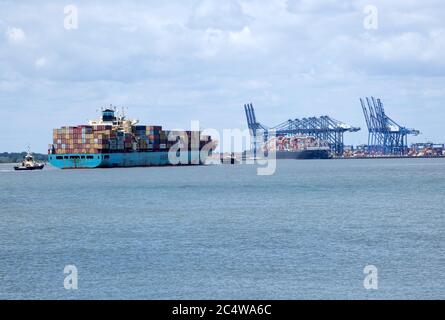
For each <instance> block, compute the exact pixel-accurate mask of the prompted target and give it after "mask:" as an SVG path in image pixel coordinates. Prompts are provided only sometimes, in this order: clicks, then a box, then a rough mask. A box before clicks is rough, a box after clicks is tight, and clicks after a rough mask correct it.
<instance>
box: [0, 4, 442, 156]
mask: <svg viewBox="0 0 445 320" xmlns="http://www.w3.org/2000/svg"><path fill="white" fill-rule="evenodd" d="M368 4H371V5H374V6H375V7H376V8H377V9H378V29H372V30H369V29H366V28H365V27H364V26H363V21H364V19H365V18H366V16H367V14H365V13H364V8H365V7H366V6H367V5H368ZM66 5H74V6H76V8H77V9H78V28H77V29H72V30H67V29H66V28H64V19H65V17H66V15H65V14H64V7H65V6H66ZM444 12H445V2H443V1H439V0H423V1H420V0H419V1H417V0H392V1H382V0H379V1H374V0H367V1H361V0H354V1H353V0H351V1H348V0H342V1H340V0H324V1H321V0H287V1H286V0H271V1H259V0H258V1H257V0H244V1H241V0H239V1H238V0H227V1H218V0H180V1H173V0H170V1H162V2H161V1H128V0H127V1H71V2H66V3H65V2H64V1H45V0H41V1H7V0H6V1H5V0H3V1H1V0H0V116H1V119H2V120H3V121H2V125H1V126H0V134H1V137H2V139H1V140H0V151H18V150H23V149H25V146H26V145H27V144H28V143H30V144H31V146H32V148H33V149H34V150H35V151H39V152H45V151H46V148H47V145H48V143H50V142H51V139H52V137H51V135H52V128H55V127H60V126H63V125H76V124H81V123H85V122H86V121H87V120H88V119H91V118H95V117H96V116H97V110H98V109H99V108H100V107H102V106H106V105H109V104H110V103H112V104H115V105H118V106H126V107H128V108H129V110H128V114H129V115H130V116H132V117H134V118H138V119H140V120H141V122H143V123H145V124H162V125H163V126H164V127H167V128H176V127H187V126H188V125H189V124H190V120H200V122H201V125H202V127H203V128H216V129H223V128H245V126H246V124H245V118H244V113H243V104H244V103H246V102H253V103H254V105H255V107H256V111H257V118H258V119H259V120H261V122H264V123H265V124H267V125H275V124H278V123H280V122H282V121H285V120H287V119H289V118H296V117H305V116H319V115H325V114H328V115H331V116H332V117H334V118H336V119H338V120H342V121H344V122H347V123H350V124H352V125H354V126H360V127H362V128H363V129H365V123H364V119H363V116H362V113H361V107H360V104H359V100H358V99H359V97H361V96H371V95H373V96H376V97H381V98H382V100H383V102H384V104H385V106H386V109H387V113H388V114H389V115H390V116H391V117H392V118H394V119H395V120H397V121H398V122H400V123H401V124H403V125H406V126H408V127H415V128H417V129H419V130H421V131H422V133H423V134H422V135H421V136H419V137H418V138H414V139H411V141H426V140H434V141H435V142H445V136H444V134H443V131H444V126H443V122H444V118H445V117H444V116H445V108H444V104H443V102H444V96H445V91H444V90H443V88H444V84H445V81H444V80H445V59H444V57H445V22H444V19H443V13H444ZM366 135H367V133H366V130H362V132H360V133H357V134H350V135H348V136H347V138H346V140H347V141H346V142H347V143H353V144H357V143H363V142H365V140H366Z"/></svg>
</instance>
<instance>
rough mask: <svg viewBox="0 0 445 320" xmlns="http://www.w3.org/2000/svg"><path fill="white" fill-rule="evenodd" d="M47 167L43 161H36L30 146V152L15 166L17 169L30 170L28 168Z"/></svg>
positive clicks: (38, 168)
mask: <svg viewBox="0 0 445 320" xmlns="http://www.w3.org/2000/svg"><path fill="white" fill-rule="evenodd" d="M44 167H45V165H44V164H43V163H37V162H35V161H34V157H33V156H32V153H31V151H30V150H29V148H28V153H27V154H26V156H25V158H24V159H23V161H22V162H21V163H19V164H18V165H16V166H15V167H14V170H15V171H28V170H42V169H43V168H44Z"/></svg>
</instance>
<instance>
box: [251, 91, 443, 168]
mask: <svg viewBox="0 0 445 320" xmlns="http://www.w3.org/2000/svg"><path fill="white" fill-rule="evenodd" d="M360 103H361V107H362V111H363V115H364V118H365V123H366V126H367V130H368V143H367V144H364V145H360V146H357V147H355V148H354V147H353V146H346V145H345V143H344V135H345V134H346V133H355V132H358V131H360V130H361V128H360V127H357V126H351V125H348V124H346V123H344V122H341V121H338V120H335V119H333V118H332V117H330V116H321V117H307V118H302V119H298V118H297V119H289V120H287V121H284V122H282V123H280V124H278V125H276V126H272V127H269V126H266V125H264V124H262V123H260V122H258V121H257V119H256V115H255V109H254V107H253V104H252V103H248V104H245V105H244V111H245V115H246V119H247V126H248V128H249V132H250V136H251V150H250V152H249V153H250V154H251V155H252V156H253V157H257V154H258V151H261V152H264V153H265V154H267V152H271V151H272V152H275V153H276V156H277V159H328V158H406V157H443V156H445V153H444V152H445V146H444V144H435V143H432V142H430V143H417V144H412V145H411V147H409V145H408V136H418V135H419V134H420V131H419V130H416V129H411V128H407V127H404V126H401V125H399V124H398V123H397V122H396V121H394V120H393V119H391V118H390V117H389V116H388V115H387V114H386V111H385V107H384V105H383V103H382V100H381V99H375V98H374V97H370V98H368V97H367V98H364V99H362V98H361V99H360Z"/></svg>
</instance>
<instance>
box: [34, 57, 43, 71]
mask: <svg viewBox="0 0 445 320" xmlns="http://www.w3.org/2000/svg"><path fill="white" fill-rule="evenodd" d="M34 65H35V67H36V69H40V68H43V67H44V66H46V58H45V57H41V58H38V59H37V60H36V61H35V63H34Z"/></svg>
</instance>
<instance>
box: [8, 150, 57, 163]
mask: <svg viewBox="0 0 445 320" xmlns="http://www.w3.org/2000/svg"><path fill="white" fill-rule="evenodd" d="M32 155H33V156H34V160H36V161H47V160H48V156H47V155H46V154H40V153H33V154H32ZM25 156H26V152H20V153H18V152H12V153H8V152H3V153H0V163H16V162H21V161H22V160H23V158H24V157H25Z"/></svg>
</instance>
